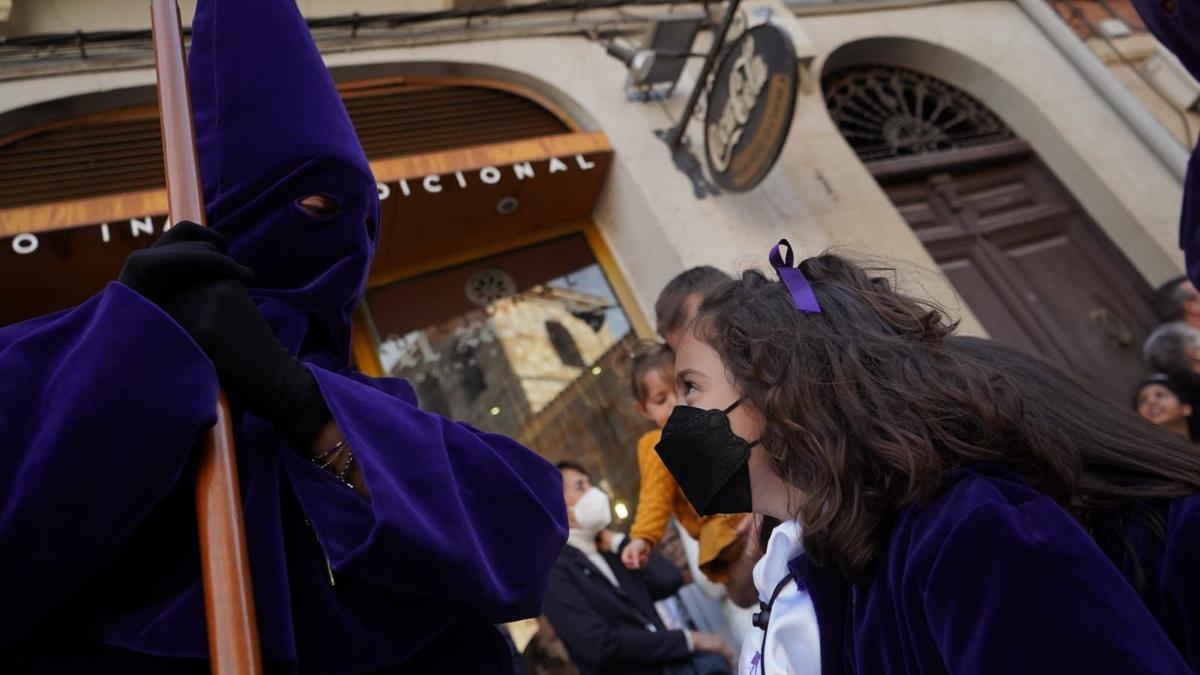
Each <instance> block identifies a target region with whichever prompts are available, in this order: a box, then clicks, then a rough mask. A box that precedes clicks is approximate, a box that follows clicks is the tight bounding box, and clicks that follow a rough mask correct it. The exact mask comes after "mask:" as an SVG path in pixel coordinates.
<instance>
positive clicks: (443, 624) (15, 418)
mask: <svg viewBox="0 0 1200 675" xmlns="http://www.w3.org/2000/svg"><path fill="white" fill-rule="evenodd" d="M190 60H191V62H190V67H191V84H192V91H193V106H194V108H195V115H196V124H197V130H198V146H199V151H200V157H201V164H202V171H203V175H204V191H205V196H206V200H207V206H208V217H209V224H210V226H212V227H213V228H214V229H215V230H217V231H219V232H221V233H222V234H223V235H225V237H227V238H228V241H229V249H230V253H231V255H233V256H234V257H235V258H236V259H237V260H238V261H239V262H241V263H243V264H245V265H247V266H249V267H251V268H252V269H253V270H254V272H255V276H254V278H253V280H251V281H250V282H248V283H247V286H248V287H249V290H250V293H251V295H252V296H253V297H254V298H255V301H256V303H257V304H258V306H259V308H260V310H261V311H262V313H263V314H264V316H265V317H266V318H267V319H268V321H269V323H270V324H271V327H272V328H273V330H274V331H275V333H276V335H277V337H278V338H279V340H280V342H281V343H282V344H283V345H284V346H285V347H286V348H287V349H288V350H289V351H292V352H293V353H294V354H297V355H299V356H300V358H301V359H302V361H303V362H304V363H305V364H306V365H307V366H308V367H309V369H310V370H311V371H312V373H313V375H314V377H315V378H316V381H317V384H318V385H319V387H320V389H321V393H322V395H323V397H324V399H325V402H326V403H327V404H328V407H329V409H330V411H331V413H332V415H333V419H334V421H335V422H336V423H337V425H338V427H339V428H340V430H341V431H342V434H343V435H344V437H345V438H346V440H347V441H348V443H349V445H350V446H351V447H352V448H353V450H354V455H355V458H356V460H357V462H358V463H359V464H360V466H361V467H362V471H363V476H364V479H365V481H366V483H367V485H368V486H369V488H370V493H371V496H370V498H369V499H368V498H365V497H363V496H361V495H360V494H358V493H356V492H354V491H352V490H348V489H347V488H346V487H345V486H344V485H343V484H341V483H340V482H339V481H338V480H337V479H336V478H335V477H334V476H332V475H331V474H329V473H328V472H326V471H324V470H322V469H320V468H318V467H317V466H315V465H314V464H312V463H311V462H310V461H309V460H308V459H307V458H306V457H304V456H302V455H301V454H299V453H298V452H297V451H296V450H295V449H293V448H291V447H289V446H288V445H287V443H286V442H285V441H284V440H283V439H281V438H280V437H279V436H277V435H276V433H275V432H274V431H273V429H272V427H271V425H270V424H268V423H266V422H264V421H263V420H260V419H258V418H255V417H254V416H252V415H249V414H245V413H242V412H241V411H238V410H234V427H235V437H236V443H237V449H238V465H239V466H238V468H239V473H240V478H241V488H242V497H243V502H244V510H245V521H246V532H247V542H248V548H249V556H250V566H251V572H252V575H253V582H254V594H255V602H256V604H257V611H258V622H259V632H260V638H261V644H262V652H263V657H264V659H265V660H266V661H267V662H268V663H269V664H270V665H271V668H272V669H275V670H278V671H279V672H312V673H340V672H364V671H372V670H376V669H389V668H395V669H396V670H397V672H410V671H411V672H435V671H436V672H470V673H475V672H496V671H503V670H506V669H507V668H508V667H509V664H510V663H511V659H510V655H509V650H508V647H507V645H506V643H505V642H504V641H503V640H502V639H500V638H499V636H498V634H497V633H496V632H495V630H494V628H493V627H492V625H493V624H494V623H496V622H500V621H506V620H510V619H514V618H517V617H523V616H532V615H536V614H537V613H538V612H539V610H540V603H541V598H542V594H543V592H544V589H545V584H546V577H547V573H548V570H549V569H550V567H551V565H552V564H553V562H554V560H555V558H556V557H557V555H558V552H559V550H560V549H561V547H562V545H563V542H564V541H565V539H566V517H565V510H564V507H563V503H562V489H561V478H560V476H559V473H558V471H557V470H555V469H554V467H552V466H550V465H549V464H548V463H546V462H545V461H543V460H542V459H541V458H539V457H537V456H536V455H534V454H533V453H531V452H530V451H528V450H527V449H525V448H523V447H521V446H520V445H519V444H517V443H516V442H514V441H512V440H510V439H507V438H503V437H500V436H495V435H490V434H485V433H481V432H479V431H477V430H474V429H472V428H470V427H467V426H465V425H462V424H458V423H454V422H451V421H448V420H446V419H443V418H441V417H438V416H436V415H432V414H428V413H424V412H422V411H420V410H419V409H418V408H417V407H416V400H415V397H414V396H413V393H412V390H411V388H410V387H409V386H408V385H407V384H406V383H404V382H402V381H399V380H394V379H371V378H366V377H363V376H361V375H356V374H351V373H349V372H348V371H347V370H346V368H347V366H348V352H349V331H350V315H351V312H352V311H353V309H354V307H355V306H356V304H357V302H358V300H359V298H360V296H361V294H362V292H363V285H364V281H365V279H366V273H367V268H368V264H369V262H370V259H371V253H372V247H373V241H374V240H375V238H376V235H377V230H378V217H379V216H378V211H379V206H378V201H377V198H376V188H375V182H374V179H373V178H372V176H371V173H370V170H369V167H368V165H367V163H366V159H365V157H364V156H363V152H362V149H361V148H360V146H359V144H358V141H357V139H356V138H355V135H354V131H353V128H352V126H351V124H350V121H349V119H348V117H347V115H346V111H345V109H344V107H343V106H342V103H341V100H340V98H339V97H338V94H337V91H336V89H335V88H334V86H333V83H332V80H331V78H330V76H329V73H328V72H327V71H326V69H325V68H324V66H323V64H322V62H321V58H320V55H319V53H318V52H317V49H316V47H315V45H314V44H313V42H312V39H311V36H310V35H309V32H308V29H307V26H306V25H305V23H304V21H303V19H302V18H301V16H300V14H299V12H298V11H297V9H296V7H295V5H294V3H293V1H292V0H200V2H199V6H198V8H197V13H196V18H195V21H194V22H193V46H192V52H191V56H190ZM314 194H320V195H324V196H325V197H326V198H328V199H331V200H332V202H335V203H336V210H334V212H332V213H330V214H328V215H327V216H325V217H314V216H313V215H310V214H309V213H308V212H307V211H305V210H304V209H302V208H300V207H299V206H298V204H297V202H298V200H301V199H303V198H305V197H307V196H310V195H314ZM234 329H236V327H231V330H234ZM217 389H218V382H217V379H216V375H215V371H214V370H213V366H212V364H211V363H210V362H209V360H208V358H207V357H206V356H205V354H204V353H203V352H202V351H200V349H199V348H198V347H197V345H196V343H195V342H194V341H193V340H192V339H191V338H190V337H189V336H188V334H187V333H185V332H184V331H183V330H182V329H181V328H180V327H179V326H178V325H177V324H176V323H175V322H174V321H173V320H172V319H171V318H170V317H169V316H168V315H167V314H165V313H164V312H163V311H161V310H160V309H159V308H158V307H157V306H156V305H154V304H152V303H151V302H149V301H147V300H146V299H145V298H143V297H142V296H140V295H138V294H137V293H135V292H133V291H132V290H130V289H129V288H128V287H126V286H124V285H122V284H120V283H113V284H110V285H109V286H108V287H107V288H106V289H105V290H104V291H103V292H102V293H100V294H99V295H97V296H95V297H93V298H92V299H91V300H89V301H87V302H86V303H84V304H83V305H80V306H79V307H76V308H74V309H71V310H67V311H64V312H60V313H58V314H55V315H51V316H47V317H42V318H39V319H34V320H31V321H27V322H24V323H20V324H16V325H13V326H8V327H5V328H0V438H2V439H3V442H4V447H5V449H4V451H3V452H0V579H3V581H2V582H0V607H4V608H6V610H7V611H5V612H3V613H0V662H3V663H4V664H5V670H7V671H10V672H12V671H17V672H20V671H21V670H31V671H35V672H77V671H85V672H109V671H112V672H129V671H131V670H136V669H143V670H145V671H147V672H177V671H188V672H190V670H189V669H199V670H205V669H206V665H207V664H206V662H205V659H207V656H208V644H207V636H206V632H205V616H204V601H203V591H202V585H201V581H200V571H199V562H198V560H199V557H198V552H197V538H196V526H195V517H196V516H195V506H194V491H193V487H192V486H193V481H194V471H195V468H194V464H195V462H194V458H195V448H196V439H197V438H198V437H199V436H200V435H201V434H202V433H203V431H204V430H205V429H207V428H208V427H209V426H211V424H212V423H213V419H214V414H213V411H214V409H215V402H216V395H217ZM389 672H390V671H389Z"/></svg>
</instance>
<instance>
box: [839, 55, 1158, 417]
mask: <svg viewBox="0 0 1200 675" xmlns="http://www.w3.org/2000/svg"><path fill="white" fill-rule="evenodd" d="M822 88H823V91H824V94H825V102H826V106H827V108H828V110H829V113H830V115H831V116H832V118H833V120H834V122H835V123H836V124H837V126H838V129H839V130H840V131H841V133H842V136H843V137H844V138H845V139H846V141H847V142H848V143H849V144H850V146H851V147H852V148H853V149H854V150H855V152H856V153H857V154H858V156H859V158H860V159H861V160H862V161H863V162H864V163H865V164H866V165H867V167H868V169H869V170H870V171H871V173H872V175H873V176H874V177H875V179H876V180H877V181H879V184H880V186H881V187H882V188H883V189H884V190H885V191H886V192H887V194H888V196H889V197H890V198H891V200H892V202H893V203H894V204H895V205H896V208H897V209H898V210H899V211H900V213H901V215H903V216H904V218H905V220H906V221H907V222H908V224H909V226H910V227H912V229H913V231H914V232H915V233H916V234H917V236H918V238H919V239H920V240H921V242H922V243H923V244H924V245H925V247H926V248H927V249H928V250H929V252H930V254H931V255H932V257H933V258H934V260H936V261H937V263H938V265H939V266H940V267H941V269H942V271H943V272H944V273H945V274H946V276H947V277H948V278H949V279H950V281H951V282H952V283H953V284H954V287H955V289H956V290H957V291H958V293H959V294H960V295H961V296H962V297H963V299H964V300H965V301H966V302H967V304H968V305H969V306H970V308H971V310H972V311H973V312H974V313H975V314H976V316H978V317H979V320H980V322H981V323H982V324H983V326H984V328H986V329H987V331H988V332H989V333H990V334H991V336H992V337H993V338H995V339H997V340H1000V341H1002V342H1006V343H1008V344H1011V345H1013V346H1016V347H1019V348H1021V349H1024V350H1027V351H1029V352H1032V353H1036V354H1040V355H1042V356H1045V357H1046V358H1048V359H1050V360H1051V361H1053V362H1056V363H1058V364H1059V365H1060V366H1062V367H1063V368H1064V369H1065V370H1067V371H1069V372H1072V373H1074V374H1075V375H1077V376H1079V377H1081V378H1083V379H1085V380H1090V381H1091V382H1093V383H1094V384H1095V385H1096V386H1097V388H1098V390H1100V391H1102V392H1104V393H1105V394H1106V395H1108V396H1109V397H1111V398H1114V399H1115V400H1120V401H1125V400H1126V399H1127V398H1128V396H1129V394H1130V392H1131V391H1132V388H1133V386H1134V385H1135V384H1136V382H1137V381H1138V379H1139V378H1140V377H1141V376H1142V374H1143V373H1144V366H1143V365H1142V362H1141V344H1142V341H1143V340H1144V338H1145V336H1146V333H1147V332H1148V330H1149V329H1150V328H1152V326H1153V324H1154V317H1153V315H1152V313H1151V311H1150V309H1149V307H1148V304H1147V302H1146V298H1147V296H1148V293H1149V288H1148V287H1147V284H1146V282H1145V280H1144V279H1143V278H1142V276H1141V275H1140V274H1138V272H1137V271H1136V270H1135V269H1134V268H1133V266H1132V265H1130V263H1129V262H1128V260H1127V259H1126V258H1125V256H1124V255H1122V254H1121V252H1120V251H1119V250H1118V249H1117V248H1116V247H1115V246H1114V245H1113V243H1112V242H1111V241H1110V240H1109V239H1108V237H1107V236H1106V235H1105V234H1104V232H1103V231H1102V230H1101V229H1100V228H1099V227H1098V226H1097V225H1096V223H1095V222H1094V221H1093V220H1092V219H1091V218H1090V217H1089V216H1088V214H1087V213H1086V212H1085V211H1084V210H1083V208H1082V207H1081V206H1080V204H1079V203H1078V202H1077V201H1076V200H1075V198H1074V197H1073V196H1072V195H1071V193H1070V192H1069V191H1068V190H1067V189H1066V188H1065V187H1064V186H1063V185H1062V184H1061V183H1060V182H1059V181H1058V179H1057V178H1056V177H1055V176H1054V174H1053V173H1051V172H1050V170H1049V169H1048V168H1047V167H1046V165H1045V164H1044V163H1043V162H1042V161H1041V160H1040V159H1039V158H1038V157H1037V155H1036V153H1035V152H1034V151H1033V149H1032V148H1031V147H1030V145H1029V144H1028V143H1027V142H1025V141H1024V140H1022V139H1021V138H1020V137H1019V136H1018V135H1017V134H1016V133H1014V132H1013V131H1012V129H1010V128H1009V127H1008V126H1007V125H1006V124H1005V123H1004V121H1003V120H1002V119H1001V118H1000V117H999V116H998V115H997V114H996V113H995V112H993V111H992V110H991V109H989V108H988V107H987V106H986V105H984V104H983V103H982V102H980V101H979V100H977V99H975V98H973V97H972V96H970V95H969V94H967V93H966V92H964V91H962V90H961V89H959V88H957V87H955V86H953V85H951V84H949V83H947V82H945V81H943V80H940V79H938V78H935V77H933V76H931V75H928V74H925V73H922V72H918V71H916V70H910V69H907V68H900V67H895V66H890V65H884V64H867V63H857V64H854V65H850V66H847V67H843V68H839V69H836V70H831V71H829V72H827V73H825V74H824V76H823V78H822Z"/></svg>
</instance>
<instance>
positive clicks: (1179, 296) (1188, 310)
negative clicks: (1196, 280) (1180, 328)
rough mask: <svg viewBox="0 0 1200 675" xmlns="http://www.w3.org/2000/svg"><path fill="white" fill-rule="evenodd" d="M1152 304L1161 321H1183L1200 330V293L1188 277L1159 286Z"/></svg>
mask: <svg viewBox="0 0 1200 675" xmlns="http://www.w3.org/2000/svg"><path fill="white" fill-rule="evenodd" d="M1151 304H1152V306H1153V307H1154V313H1155V315H1157V316H1158V319H1159V320H1160V321H1163V322H1165V323H1169V322H1172V321H1182V322H1184V323H1186V324H1187V325H1189V326H1191V327H1192V328H1195V329H1197V330H1200V291H1197V290H1196V285H1195V284H1193V283H1192V282H1191V280H1190V279H1188V278H1187V277H1175V278H1174V279H1172V280H1170V281H1168V282H1167V283H1165V284H1163V285H1161V286H1159V287H1158V288H1157V289H1155V291H1154V297H1153V299H1152V302H1151Z"/></svg>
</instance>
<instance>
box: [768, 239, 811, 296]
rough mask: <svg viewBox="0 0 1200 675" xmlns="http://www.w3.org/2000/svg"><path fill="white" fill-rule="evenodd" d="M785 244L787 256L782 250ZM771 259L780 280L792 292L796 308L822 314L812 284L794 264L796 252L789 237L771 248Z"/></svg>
mask: <svg viewBox="0 0 1200 675" xmlns="http://www.w3.org/2000/svg"><path fill="white" fill-rule="evenodd" d="M783 246H786V247H787V255H786V256H785V255H784V254H783V253H782V252H781V251H780V247H783ZM770 260H771V266H772V267H774V268H775V273H776V274H778V275H779V280H780V281H782V282H783V285H784V286H787V289H788V291H790V292H791V294H792V302H794V303H796V309H798V310H800V311H801V312H808V313H810V314H820V313H821V305H819V304H818V303H817V296H816V295H815V294H814V293H813V289H812V286H811V285H810V284H809V283H808V279H806V278H805V277H804V273H803V272H801V271H800V268H798V267H794V266H793V263H794V261H795V254H794V253H793V249H792V245H791V244H789V243H788V240H787V239H780V240H779V243H778V244H775V246H773V247H772V248H771V255H770Z"/></svg>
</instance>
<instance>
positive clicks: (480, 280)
mask: <svg viewBox="0 0 1200 675" xmlns="http://www.w3.org/2000/svg"><path fill="white" fill-rule="evenodd" d="M365 305H366V310H367V315H368V316H369V319H370V321H369V323H370V325H372V326H374V329H375V334H376V336H377V338H376V343H375V346H376V349H377V355H378V357H379V365H380V367H381V368H382V369H383V371H384V373H385V374H387V375H392V376H396V377H402V378H405V379H407V380H409V381H410V382H413V383H414V386H415V387H417V389H418V396H419V397H420V399H421V403H422V406H423V407H424V408H426V409H429V410H436V411H437V412H439V413H442V414H444V415H446V416H447V417H449V418H451V419H455V420H461V421H463V422H466V423H468V424H470V425H472V426H474V427H477V428H479V429H482V430H485V431H489V432H494V433H500V434H504V435H506V436H510V437H512V438H515V439H517V440H518V441H520V442H521V443H523V444H524V445H526V446H528V447H530V448H532V449H533V450H535V451H536V452H538V453H539V454H541V455H543V456H544V457H546V458H547V459H549V460H551V461H558V460H560V459H573V460H575V461H578V462H580V463H582V464H584V465H585V466H587V467H588V469H589V470H591V471H592V472H594V474H595V477H596V478H597V479H598V480H599V479H604V480H606V481H607V483H608V485H610V486H611V487H612V492H613V500H614V502H616V501H623V502H624V503H625V504H626V506H627V508H628V510H629V511H630V512H632V511H633V510H634V508H635V506H636V504H635V501H636V497H637V486H638V476H637V457H636V453H635V452H634V450H635V447H636V444H637V439H638V438H639V437H640V436H641V435H642V434H643V433H645V432H646V431H648V430H649V427H648V426H647V424H646V422H645V421H644V420H642V419H641V418H639V417H638V416H637V413H636V411H635V408H634V406H633V405H632V401H631V400H630V394H629V382H628V380H627V379H626V376H625V369H626V367H627V361H628V358H627V357H628V354H629V351H630V349H631V347H632V345H633V344H634V342H636V339H637V338H636V336H635V335H634V333H633V331H632V330H631V328H630V322H629V319H628V317H627V316H626V314H625V312H624V310H623V309H622V307H621V304H620V302H619V301H618V298H617V297H616V294H615V293H614V292H613V290H612V287H611V286H610V284H609V280H608V277H607V276H606V273H605V270H604V269H603V268H602V267H601V265H600V264H599V263H598V262H597V259H596V256H595V255H594V254H593V253H592V249H591V247H590V246H589V244H588V242H587V239H586V238H585V237H584V236H583V235H581V234H577V235H569V236H566V237H563V238H560V239H554V240H551V241H548V242H545V243H541V244H536V245H533V246H527V247H524V248H520V249H517V250H514V251H511V252H508V253H503V254H500V255H495V256H491V257H487V258H482V259H479V260H476V261H473V262H470V263H467V264H460V265H457V266H453V267H448V268H446V269H442V270H438V271H435V272H432V273H427V274H423V275H421V276H417V277H413V278H410V279H405V280H401V281H397V282H394V283H390V284H387V285H384V286H379V287H376V288H372V289H370V290H368V291H367V296H366V301H365ZM622 525H628V521H626V522H618V523H614V526H615V527H618V528H619V527H621V526H622Z"/></svg>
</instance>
